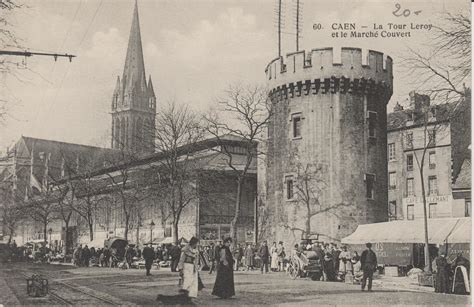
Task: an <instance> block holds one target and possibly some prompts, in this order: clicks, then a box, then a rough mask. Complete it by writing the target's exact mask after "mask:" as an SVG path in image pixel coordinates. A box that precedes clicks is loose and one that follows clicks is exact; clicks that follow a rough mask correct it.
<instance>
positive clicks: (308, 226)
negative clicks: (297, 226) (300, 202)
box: [305, 204, 311, 238]
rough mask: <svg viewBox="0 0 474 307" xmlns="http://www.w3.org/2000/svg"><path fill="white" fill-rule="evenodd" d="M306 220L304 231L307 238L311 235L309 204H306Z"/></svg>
mask: <svg viewBox="0 0 474 307" xmlns="http://www.w3.org/2000/svg"><path fill="white" fill-rule="evenodd" d="M306 214H307V215H306V221H305V233H306V236H307V237H308V238H309V236H310V235H311V209H310V208H309V204H307V212H306Z"/></svg>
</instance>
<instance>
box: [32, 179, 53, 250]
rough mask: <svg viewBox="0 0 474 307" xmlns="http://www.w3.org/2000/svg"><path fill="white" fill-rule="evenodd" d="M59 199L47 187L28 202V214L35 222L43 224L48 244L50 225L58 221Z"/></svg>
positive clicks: (45, 239)
mask: <svg viewBox="0 0 474 307" xmlns="http://www.w3.org/2000/svg"><path fill="white" fill-rule="evenodd" d="M59 197H60V196H59V195H57V194H56V193H55V192H53V191H52V190H51V187H50V186H47V187H44V189H43V191H41V192H40V193H39V194H37V195H34V196H32V197H31V198H30V199H29V201H28V203H29V210H28V214H29V216H30V217H31V218H32V219H33V220H34V221H36V222H38V223H40V224H41V226H42V231H43V239H44V241H45V242H47V234H48V225H49V224H51V223H52V222H53V221H55V220H57V219H58V217H57V204H58V200H59Z"/></svg>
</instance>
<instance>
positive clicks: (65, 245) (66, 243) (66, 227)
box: [64, 220, 69, 255]
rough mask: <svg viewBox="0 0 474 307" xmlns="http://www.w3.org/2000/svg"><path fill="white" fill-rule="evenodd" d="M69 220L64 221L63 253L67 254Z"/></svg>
mask: <svg viewBox="0 0 474 307" xmlns="http://www.w3.org/2000/svg"><path fill="white" fill-rule="evenodd" d="M68 238H69V220H68V221H64V255H67V254H68V251H69V240H68Z"/></svg>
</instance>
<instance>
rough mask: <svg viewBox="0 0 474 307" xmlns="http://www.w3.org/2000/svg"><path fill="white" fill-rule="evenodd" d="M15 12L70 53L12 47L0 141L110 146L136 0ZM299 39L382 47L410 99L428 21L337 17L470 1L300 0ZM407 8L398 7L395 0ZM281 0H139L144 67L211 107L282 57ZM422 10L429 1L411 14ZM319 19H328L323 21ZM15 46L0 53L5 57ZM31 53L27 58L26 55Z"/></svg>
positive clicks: (24, 27) (431, 10)
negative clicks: (382, 29)
mask: <svg viewBox="0 0 474 307" xmlns="http://www.w3.org/2000/svg"><path fill="white" fill-rule="evenodd" d="M22 1H23V2H24V3H25V4H26V5H25V7H24V8H22V9H20V10H16V11H15V12H13V13H11V14H10V15H9V16H8V17H7V18H8V20H9V21H10V23H11V24H12V29H13V30H14V33H15V35H16V36H17V37H18V38H19V39H20V42H19V45H20V46H19V48H16V47H15V46H8V47H5V46H2V47H3V48H4V49H8V50H22V49H28V50H31V51H39V52H53V53H69V54H74V55H76V56H77V57H76V58H74V59H73V60H72V62H71V63H70V62H69V61H68V60H67V59H64V58H63V59H58V60H57V61H56V62H55V61H54V59H53V58H50V57H40V56H34V57H30V58H27V59H25V58H23V57H11V56H10V57H8V59H7V60H8V61H11V62H16V63H18V67H13V72H12V73H1V74H2V75H1V76H0V97H1V98H3V99H6V100H7V101H8V105H7V107H8V115H7V116H6V117H5V118H4V120H3V121H2V122H0V151H4V148H6V147H7V146H11V145H12V144H13V143H14V142H15V141H16V140H18V138H19V137H20V136H21V135H24V136H32V137H38V138H45V139H53V140H60V141H66V142H72V143H80V144H89V145H96V146H110V126H111V116H110V108H111V98H112V93H113V90H114V87H115V83H116V78H117V76H119V75H120V76H121V75H122V71H123V65H124V61H125V53H126V48H127V41H128V35H129V31H130V25H131V20H132V13H133V7H134V0H22ZM301 1H302V17H303V18H302V32H301V35H302V38H301V39H300V49H303V50H311V49H313V48H320V47H331V46H345V47H359V48H364V49H373V50H377V51H381V52H384V53H386V54H388V55H390V56H391V57H392V58H393V59H394V94H393V96H392V99H391V101H390V103H389V106H388V109H389V110H391V108H392V107H393V105H394V104H395V102H397V101H399V102H401V103H404V102H405V101H406V99H407V95H408V92H410V91H411V90H412V89H413V88H412V84H413V82H412V80H410V78H408V77H406V76H405V75H403V72H402V71H401V70H400V68H399V65H398V66H397V64H399V55H400V54H401V53H403V52H404V50H405V49H406V48H408V47H409V48H413V49H417V50H428V49H427V47H426V46H427V44H429V32H428V31H426V30H419V31H413V32H412V37H411V38H398V39H390V40H387V39H382V38H371V39H340V38H332V37H331V33H332V32H333V31H332V30H331V26H332V24H333V23H351V22H354V23H356V24H357V25H361V24H364V25H368V26H370V27H372V24H373V23H382V24H386V23H388V22H394V23H407V24H410V23H411V22H414V23H416V24H430V23H434V24H436V23H437V22H438V20H439V18H438V16H439V15H438V14H439V13H440V12H443V11H449V12H451V13H457V12H464V13H468V15H470V13H469V11H470V2H469V1H465V0H444V1H443V0H425V1H416V0H415V1H413V0H411V1H408V0H405V1H403V0H400V1H391V0H387V1H381V0H365V1H361V0H358V1H344V0H330V1H329V0H301ZM397 2H398V3H399V4H400V7H401V10H400V12H403V11H404V10H409V11H410V16H408V17H404V16H401V17H395V16H394V15H393V14H392V12H393V11H394V10H396V7H395V5H396V3H397ZM276 3H277V1H276V0H253V1H248V0H219V1H217V0H212V1H211V0H195V1H191V0H186V1H185V0H138V6H139V15H140V27H141V36H142V43H143V50H144V57H145V69H146V74H147V78H148V75H151V77H152V79H153V85H154V89H155V93H156V96H157V104H158V108H159V107H160V105H164V104H166V103H167V102H169V101H172V100H174V101H176V102H178V103H181V104H187V105H189V106H190V107H192V108H194V109H196V110H197V111H205V110H207V109H208V108H209V107H211V106H212V105H214V104H215V102H216V100H217V98H218V97H219V96H220V95H222V93H223V91H224V90H225V89H226V88H227V87H228V86H229V85H230V84H234V83H260V84H264V82H265V72H264V70H265V67H266V65H267V64H268V63H269V62H270V61H271V60H272V59H274V58H276V57H277V30H276V29H277V27H276V20H277V18H276V13H275V9H276V7H277V5H276ZM282 3H283V21H284V22H283V23H284V27H283V32H284V34H283V35H282V39H283V42H282V53H283V54H286V53H288V52H293V51H295V39H294V34H291V33H294V22H293V19H294V18H293V16H294V11H295V3H296V0H282ZM416 11H421V12H420V13H418V14H414V12H416ZM318 23H320V24H321V25H322V27H323V29H322V30H314V29H313V25H314V24H318ZM6 58H7V57H3V58H2V56H0V60H2V59H6ZM24 61H26V63H25V62H24Z"/></svg>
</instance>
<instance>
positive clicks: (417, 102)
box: [409, 91, 430, 113]
mask: <svg viewBox="0 0 474 307" xmlns="http://www.w3.org/2000/svg"><path fill="white" fill-rule="evenodd" d="M409 95H410V108H411V109H413V110H414V111H415V113H419V112H420V111H423V108H424V107H429V106H430V96H428V95H422V94H418V93H417V92H415V91H411V92H410V94H409Z"/></svg>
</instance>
